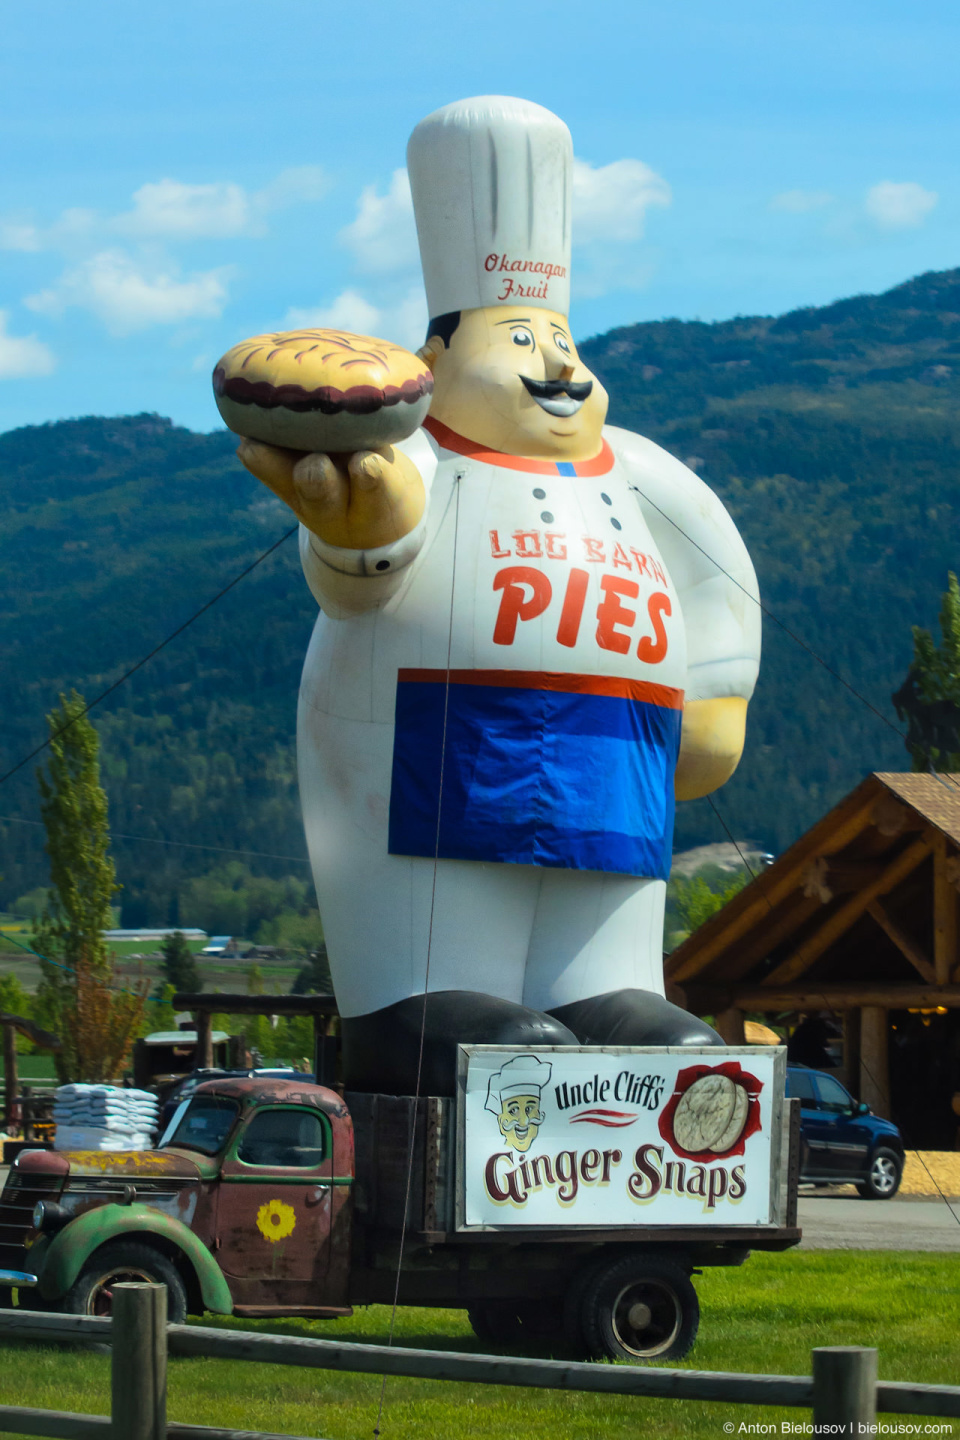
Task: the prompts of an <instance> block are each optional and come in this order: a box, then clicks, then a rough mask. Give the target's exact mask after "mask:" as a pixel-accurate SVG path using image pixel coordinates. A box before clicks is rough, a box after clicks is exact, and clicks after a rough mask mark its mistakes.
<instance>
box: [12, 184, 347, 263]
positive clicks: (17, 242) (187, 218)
mask: <svg viewBox="0 0 960 1440" xmlns="http://www.w3.org/2000/svg"><path fill="white" fill-rule="evenodd" d="M329 188H330V186H329V181H328V179H327V177H326V174H325V172H324V171H323V170H322V169H321V167H320V166H319V165H299V166H294V167H292V168H290V169H287V170H281V171H280V173H279V175H277V176H276V177H275V178H274V179H273V180H271V181H270V183H269V184H268V185H265V186H264V187H263V189H261V190H252V191H251V190H246V189H245V188H244V187H243V186H242V185H237V184H236V183H235V182H234V181H232V180H214V181H211V182H209V183H207V184H203V185H188V184H186V183H185V182H184V181H182V180H174V179H171V178H170V177H167V178H165V179H163V180H152V181H149V182H148V183H147V184H146V185H141V186H140V188H139V190H136V191H134V194H133V208H132V209H130V210H125V211H123V212H122V213H121V214H119V215H103V214H98V212H97V211H95V210H83V209H71V210H64V211H63V212H62V213H61V214H60V215H59V216H58V217H57V219H56V220H55V221H54V222H53V224H51V225H49V226H48V227H47V228H46V229H43V228H41V227H40V226H38V225H36V224H35V223H33V221H32V220H30V219H29V217H24V216H22V215H21V216H16V215H11V216H7V217H6V218H5V219H0V250H32V251H36V250H60V251H62V252H64V253H66V254H68V255H72V256H76V254H77V251H78V249H80V250H81V251H82V248H83V247H84V246H90V245H96V244H97V243H99V244H101V245H102V244H103V243H104V242H105V241H107V240H108V237H110V236H111V235H118V234H119V235H125V236H129V237H130V238H131V239H135V240H139V241H145V242H146V241H155V240H159V241H167V242H177V241H185V240H228V239H234V238H236V237H238V236H251V235H252V236H259V235H264V234H265V233H266V228H267V227H266V217H267V216H268V215H269V214H270V213H271V212H273V211H276V210H284V209H288V208H289V207H290V206H291V205H302V204H313V203H315V202H316V201H318V200H320V199H321V198H322V196H323V195H325V194H326V192H327V190H328V189H329Z"/></svg>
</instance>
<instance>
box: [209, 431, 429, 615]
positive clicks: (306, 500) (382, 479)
mask: <svg viewBox="0 0 960 1440" xmlns="http://www.w3.org/2000/svg"><path fill="white" fill-rule="evenodd" d="M237 453H238V455H239V456H240V459H241V460H242V461H243V463H244V465H245V466H246V467H247V469H248V470H249V471H250V472H251V473H252V474H254V475H256V477H257V479H258V480H261V481H262V482H263V484H265V485H266V486H267V487H268V488H269V489H270V490H272V491H273V492H274V494H275V495H277V496H279V498H280V499H281V500H282V501H283V502H284V504H285V505H289V507H290V509H291V510H292V511H293V513H294V514H295V515H296V516H297V518H298V520H299V521H300V559H301V563H302V565H303V573H304V576H305V578H306V581H307V584H308V585H309V587H310V591H311V593H312V595H313V597H314V599H315V600H316V602H317V604H318V605H320V606H321V608H322V609H323V611H324V612H325V614H327V615H329V616H330V617H331V618H333V619H343V618H346V617H347V616H349V615H360V614H363V613H364V612H365V611H370V610H374V609H376V608H377V607H378V606H380V605H383V604H384V603H385V602H386V601H387V600H389V599H390V597H391V595H393V594H394V593H395V591H396V590H397V588H398V586H399V584H400V582H401V580H402V578H403V575H404V572H405V571H406V569H407V567H408V566H409V565H410V564H411V562H412V561H413V560H415V559H416V557H417V555H418V554H419V552H420V549H421V547H422V545H423V540H424V536H425V534H426V496H427V491H428V490H429V488H430V484H431V482H432V479H433V472H434V470H435V468H436V458H435V455H434V452H433V450H432V448H431V447H430V445H429V443H428V441H427V440H426V438H425V437H424V436H423V434H422V432H421V431H417V433H416V434H415V435H413V436H411V437H410V439H409V440H406V441H404V442H403V443H402V445H393V446H384V447H383V449H382V450H380V451H374V450H367V451H361V452H359V453H357V454H355V455H351V456H350V457H349V458H346V457H337V460H334V459H332V458H331V457H330V456H329V455H319V454H311V455H303V454H301V453H300V452H299V451H296V450H282V449H279V448H277V447H276V446H273V445H262V444H259V443H258V442H255V441H252V440H244V442H243V443H242V445H241V446H240V448H239V450H238V452H237Z"/></svg>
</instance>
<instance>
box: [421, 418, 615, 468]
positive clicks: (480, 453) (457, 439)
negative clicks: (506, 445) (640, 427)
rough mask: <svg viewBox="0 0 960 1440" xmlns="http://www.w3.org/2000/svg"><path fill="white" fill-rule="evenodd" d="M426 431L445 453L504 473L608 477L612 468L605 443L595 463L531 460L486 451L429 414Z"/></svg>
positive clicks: (525, 457) (522, 456) (425, 422)
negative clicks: (522, 472) (460, 456)
mask: <svg viewBox="0 0 960 1440" xmlns="http://www.w3.org/2000/svg"><path fill="white" fill-rule="evenodd" d="M423 428H424V430H428V431H429V432H430V434H431V435H432V436H433V438H434V440H436V442H437V444H438V445H440V446H441V447H442V448H443V449H444V450H452V451H453V453H454V454H455V455H466V456H467V457H468V458H469V459H471V460H479V461H481V462H482V463H483V464H484V465H499V466H500V467H501V469H503V470H525V471H527V473H528V474H531V475H568V476H589V475H606V474H607V472H608V471H609V470H612V469H613V451H612V450H611V449H610V446H609V445H608V444H607V442H606V440H604V442H603V444H602V446H601V448H600V453H599V454H598V455H594V457H593V459H592V460H539V459H538V460H532V459H529V458H528V457H527V456H526V455H506V454H504V452H503V451H502V450H484V448H483V447H482V446H481V445H477V444H476V443H475V441H473V440H466V439H465V438H464V437H463V436H462V435H458V434H457V433H456V431H455V430H451V429H450V427H449V426H448V425H444V424H442V422H441V421H439V420H434V419H433V417H432V416H430V415H428V416H427V418H426V420H424V422H423Z"/></svg>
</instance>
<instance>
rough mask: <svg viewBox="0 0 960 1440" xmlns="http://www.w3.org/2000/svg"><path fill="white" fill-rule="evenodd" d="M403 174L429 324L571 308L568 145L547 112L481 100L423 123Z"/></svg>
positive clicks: (527, 104)
mask: <svg viewBox="0 0 960 1440" xmlns="http://www.w3.org/2000/svg"><path fill="white" fill-rule="evenodd" d="M407 167H408V170H409V173H410V186H411V189H412V191H413V208H414V212H415V214H416V218H417V233H418V235H419V239H420V258H421V261H422V263H423V278H424V283H425V285H426V290H427V304H428V309H429V313H430V316H431V318H435V317H436V316H438V315H448V314H450V312H451V311H454V310H474V309H478V308H480V307H484V306H488V305H532V306H535V307H538V308H540V309H544V310H557V311H559V312H560V314H562V315H565V314H566V313H567V311H568V309H569V305H570V211H571V198H572V197H571V191H572V179H573V143H572V141H571V139H570V131H569V130H568V129H567V127H566V125H564V123H563V121H562V120H559V119H558V118H557V116H556V115H554V114H552V113H551V112H550V111H549V110H545V109H544V108H543V106H542V105H534V104H533V103H532V101H529V100H514V99H512V98H510V97H509V96H505V95H480V96H477V97H476V98H475V99H473V100H458V101H456V102H455V103H454V104H453V105H445V106H444V107H443V109H442V110H435V111H434V113H433V114H432V115H428V116H427V118H426V119H425V120H421V121H420V124H419V125H418V126H417V127H416V129H415V130H414V132H413V134H412V135H411V136H410V142H409V144H408V146H407Z"/></svg>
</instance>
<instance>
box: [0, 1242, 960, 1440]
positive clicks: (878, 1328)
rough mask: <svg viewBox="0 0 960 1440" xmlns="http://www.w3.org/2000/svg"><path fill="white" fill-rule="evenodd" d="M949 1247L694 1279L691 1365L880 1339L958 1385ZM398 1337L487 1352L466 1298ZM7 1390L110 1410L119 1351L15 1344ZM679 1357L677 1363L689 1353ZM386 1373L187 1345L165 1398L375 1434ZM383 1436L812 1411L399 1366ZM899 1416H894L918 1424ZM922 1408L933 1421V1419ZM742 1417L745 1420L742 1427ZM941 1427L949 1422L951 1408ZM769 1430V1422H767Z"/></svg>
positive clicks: (308, 1429) (574, 1439)
mask: <svg viewBox="0 0 960 1440" xmlns="http://www.w3.org/2000/svg"><path fill="white" fill-rule="evenodd" d="M954 1260H955V1257H954V1256H949V1255H933V1254H917V1253H915V1252H911V1253H909V1254H904V1253H900V1252H883V1251H837V1250H833V1251H811V1252H792V1253H788V1254H786V1255H754V1256H753V1257H751V1259H750V1260H748V1261H747V1263H746V1265H745V1266H744V1267H743V1268H742V1269H736V1270H722V1269H720V1270H707V1271H705V1272H704V1274H703V1275H702V1276H701V1277H699V1278H698V1279H697V1282H696V1284H697V1289H698V1291H699V1293H700V1302H701V1306H702V1312H703V1314H702V1320H701V1325H700V1339H699V1340H698V1342H697V1344H696V1345H695V1347H694V1349H693V1351H692V1353H691V1355H690V1357H689V1359H688V1360H686V1361H682V1362H679V1365H680V1367H681V1368H684V1369H695V1370H735V1371H746V1372H753V1373H765V1374H779V1375H809V1374H810V1364H811V1361H810V1351H811V1349H812V1348H813V1347H814V1346H818V1345H875V1346H877V1347H878V1348H879V1351H880V1361H879V1368H880V1378H881V1379H883V1380H894V1379H897V1380H913V1381H925V1382H927V1383H938V1382H939V1383H941V1384H943V1383H946V1384H950V1385H953V1384H955V1383H956V1378H957V1372H958V1369H960V1340H958V1335H960V1276H958V1273H957V1267H956V1265H955V1264H954ZM201 1323H209V1324H210V1325H213V1326H215V1327H217V1328H229V1329H239V1330H261V1331H266V1332H268V1333H274V1334H276V1333H280V1334H286V1335H302V1336H313V1337H316V1338H318V1339H330V1340H333V1339H336V1340H353V1341H359V1342H361V1343H366V1344H379V1345H382V1344H385V1343H386V1342H387V1338H388V1336H389V1333H390V1310H389V1308H388V1307H387V1306H384V1305H375V1306H370V1307H369V1308H367V1309H363V1310H358V1312H357V1313H356V1314H355V1315H354V1316H353V1318H352V1319H349V1320H340V1321H310V1320H262V1321H251V1320H238V1321H233V1320H229V1319H227V1320H225V1319H223V1318H221V1317H220V1316H216V1317H214V1316H211V1317H209V1320H208V1321H206V1322H201ZM394 1340H395V1342H396V1343H397V1344H398V1345H410V1346H421V1347H424V1348H428V1349H436V1350H452V1351H459V1352H461V1353H468V1354H476V1353H478V1352H482V1351H483V1350H484V1348H485V1347H484V1346H483V1345H481V1343H480V1342H479V1341H478V1340H476V1339H475V1338H474V1336H473V1334H472V1332H471V1330H470V1327H469V1324H468V1322H467V1317H466V1314H465V1313H464V1312H463V1311H461V1310H426V1309H401V1310H400V1311H399V1312H398V1314H397V1322H396V1329H395V1332H394ZM6 1350H7V1363H6V1364H5V1365H0V1401H2V1402H3V1403H6V1404H17V1405H32V1406H36V1407H45V1408H49V1409H57V1410H60V1409H64V1410H73V1411H81V1412H83V1411H85V1412H88V1413H94V1414H97V1413H99V1414H101V1415H102V1414H105V1413H106V1412H107V1411H108V1410H109V1403H110V1371H109V1366H110V1362H109V1359H108V1357H106V1356H100V1355H88V1354H85V1353H83V1352H82V1351H79V1350H70V1349H67V1348H65V1347H62V1348H60V1349H52V1348H51V1349H40V1348H34V1347H29V1346H26V1345H16V1344H9V1345H7V1346H6ZM677 1363H678V1362H673V1364H674V1365H676V1364H677ZM380 1396H381V1380H380V1377H379V1376H377V1375H353V1374H347V1373H339V1372H334V1371H323V1370H298V1369H293V1368H288V1367H284V1366H271V1365H257V1364H253V1363H250V1362H243V1361H221V1360H190V1359H182V1358H175V1359H172V1360H171V1362H170V1367H169V1399H168V1412H169V1415H170V1418H171V1419H172V1420H179V1421H181V1422H188V1423H192V1424H195V1425H199V1424H206V1425H219V1426H237V1427H242V1428H243V1430H245V1431H248V1430H251V1429H261V1430H268V1431H270V1432H272V1433H276V1432H278V1431H279V1432H286V1433H288V1434H292V1435H314V1436H324V1437H326V1440H356V1437H358V1436H368V1435H371V1434H373V1433H375V1429H374V1427H375V1426H376V1425H377V1420H378V1408H379V1403H380ZM383 1401H384V1403H383V1414H382V1418H381V1419H380V1433H381V1434H382V1435H383V1437H384V1440H441V1437H442V1440H517V1437H522V1440H528V1437H529V1440H556V1437H557V1436H562V1437H563V1440H628V1437H629V1440H634V1437H636V1436H639V1435H655V1436H658V1437H661V1440H718V1437H720V1436H722V1435H723V1433H724V1430H726V1431H727V1433H750V1432H749V1428H748V1427H750V1426H751V1425H753V1426H756V1425H758V1424H764V1425H766V1426H769V1427H770V1433H774V1431H775V1433H777V1434H781V1433H784V1432H783V1431H782V1430H781V1426H782V1425H783V1423H784V1422H788V1423H790V1424H793V1425H798V1426H799V1425H808V1424H809V1423H810V1418H811V1417H810V1412H809V1411H804V1410H792V1409H791V1410H786V1409H775V1408H773V1407H769V1408H768V1407H764V1406H746V1405H744V1406H740V1405H717V1404H708V1403H705V1402H704V1403H697V1402H695V1401H681V1400H646V1399H636V1398H633V1397H628V1396H611V1397H606V1396H598V1395H584V1394H578V1393H576V1392H571V1391H567V1392H564V1391H555V1390H553V1391H552V1390H536V1389H530V1390H523V1389H512V1388H508V1387H506V1386H497V1385H466V1384H457V1383H452V1382H440V1381H430V1380H407V1379H400V1378H388V1379H387V1381H386V1385H385V1388H384V1390H383ZM909 1418H910V1417H908V1416H905V1415H902V1416H901V1415H898V1416H897V1417H896V1422H899V1423H904V1422H909ZM923 1424H924V1421H922V1420H921V1421H920V1426H921V1432H920V1433H922V1426H923ZM741 1427H742V1429H741ZM947 1427H948V1428H947V1429H945V1431H944V1434H950V1433H951V1430H950V1428H949V1422H947ZM754 1433H756V1432H754Z"/></svg>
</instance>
